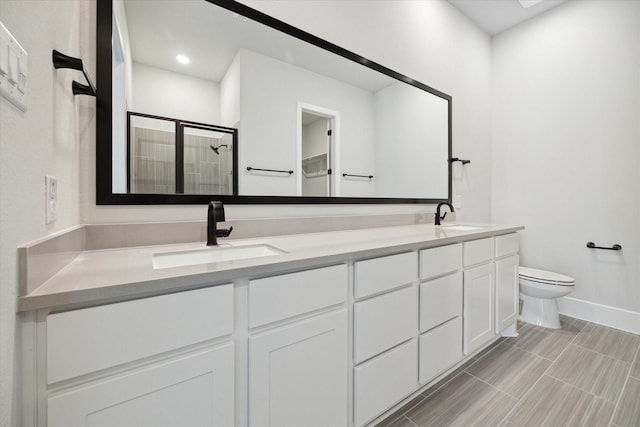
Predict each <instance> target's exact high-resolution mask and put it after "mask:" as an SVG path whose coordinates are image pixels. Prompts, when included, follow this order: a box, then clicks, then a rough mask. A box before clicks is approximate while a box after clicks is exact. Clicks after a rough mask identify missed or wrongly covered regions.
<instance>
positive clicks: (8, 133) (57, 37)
mask: <svg viewBox="0 0 640 427" xmlns="http://www.w3.org/2000/svg"><path fill="white" fill-rule="evenodd" d="M87 17H91V20H90V21H88V20H86V18H87ZM0 20H1V21H2V23H3V24H4V25H5V26H6V27H7V29H8V30H9V31H10V32H11V33H12V34H13V35H14V36H15V37H16V38H17V40H18V42H19V43H20V44H21V45H22V46H23V47H24V48H25V50H26V51H27V53H28V55H29V57H28V70H29V81H28V89H27V107H28V111H27V112H26V113H23V112H21V111H20V110H18V109H16V108H15V107H14V106H13V105H12V104H10V103H9V102H7V101H6V100H5V99H4V98H0V206H1V209H0V426H3V427H4V426H19V425H21V422H20V418H19V412H18V410H17V404H18V399H17V398H16V396H18V394H19V387H20V380H19V378H18V377H17V376H18V372H19V371H18V366H19V362H20V355H19V353H18V352H17V348H19V344H20V343H19V336H18V335H17V334H16V328H17V316H16V301H17V268H16V267H17V260H16V247H17V246H18V245H20V244H22V243H25V242H28V241H30V240H33V239H36V238H40V237H42V236H45V235H47V234H51V233H53V232H55V231H58V230H61V229H64V228H67V227H70V226H74V225H76V224H78V223H79V220H80V209H79V206H80V173H79V168H80V156H79V152H80V147H81V146H82V145H85V144H94V136H93V135H94V133H93V131H92V129H95V120H94V111H95V101H94V99H93V98H90V97H86V96H77V97H74V96H73V95H72V93H71V81H72V80H73V79H77V80H78V81H82V79H83V77H82V74H81V73H79V72H77V71H75V72H74V71H72V70H59V71H56V70H55V69H54V68H53V65H52V62H51V51H52V50H53V49H57V50H59V51H61V52H63V53H65V54H68V55H71V56H76V57H81V58H83V59H86V58H90V61H91V59H92V57H94V56H95V48H94V44H95V43H94V39H92V37H91V36H90V34H88V33H89V32H90V31H92V30H91V28H89V27H87V26H86V25H85V24H86V23H88V22H90V23H91V24H92V25H93V26H95V24H94V22H95V4H94V2H90V1H79V0H78V1H76V0H67V1H55V2H52V1H47V2H45V1H40V0H33V1H29V0H2V4H1V6H0ZM93 31H95V29H93ZM92 76H95V73H93V74H92ZM45 174H49V175H53V176H55V177H56V178H57V179H58V210H57V212H58V220H57V221H56V222H55V223H53V224H51V225H45V211H44V206H45V203H44V176H45Z"/></svg>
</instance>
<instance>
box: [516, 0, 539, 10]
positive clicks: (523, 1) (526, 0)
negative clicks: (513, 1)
mask: <svg viewBox="0 0 640 427" xmlns="http://www.w3.org/2000/svg"><path fill="white" fill-rule="evenodd" d="M518 2H519V3H520V6H522V7H524V8H525V9H528V8H530V7H531V6H535V5H537V4H538V3H541V2H542V0H518Z"/></svg>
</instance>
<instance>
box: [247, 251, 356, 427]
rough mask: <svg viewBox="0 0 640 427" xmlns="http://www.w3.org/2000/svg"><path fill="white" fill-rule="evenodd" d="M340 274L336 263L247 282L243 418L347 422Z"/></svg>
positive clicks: (267, 422) (263, 422)
mask: <svg viewBox="0 0 640 427" xmlns="http://www.w3.org/2000/svg"><path fill="white" fill-rule="evenodd" d="M347 279H348V277H347V266H346V265H344V264H343V265H337V266H332V267H326V268H321V269H315V270H308V271H303V272H298V273H291V274H286V275H280V276H274V277H269V278H264V279H257V280H251V281H250V283H249V324H250V326H251V327H252V328H254V331H251V330H250V334H249V403H248V404H249V425H251V426H256V427H257V426H261V427H262V426H273V427H276V426H310V427H311V426H318V427H323V426H346V425H348V398H347V390H348V352H347V345H348V334H347V327H348V326H347V325H348V318H347V309H346V306H345V302H346V300H347ZM265 326H266V327H265ZM255 328H259V329H257V330H255Z"/></svg>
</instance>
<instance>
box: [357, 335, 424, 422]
mask: <svg viewBox="0 0 640 427" xmlns="http://www.w3.org/2000/svg"><path fill="white" fill-rule="evenodd" d="M353 376H354V378H353V387H354V390H353V392H354V419H355V420H354V421H355V422H354V424H355V425H356V426H361V425H363V424H365V423H366V422H367V421H370V420H371V419H373V418H374V417H375V416H377V415H379V414H380V413H382V412H384V411H385V410H386V409H388V408H390V407H391V406H393V405H394V404H396V403H397V402H399V401H400V400H402V399H403V398H404V397H406V396H407V395H409V394H410V393H411V392H413V391H414V390H415V389H416V388H417V387H418V344H417V342H416V340H411V341H409V342H408V343H406V344H403V345H401V346H398V347H396V348H394V349H393V350H389V351H388V352H386V353H384V354H382V355H380V356H378V357H376V358H375V359H372V360H370V361H368V362H367V363H363V364H362V365H360V366H357V367H355V368H354V375H353Z"/></svg>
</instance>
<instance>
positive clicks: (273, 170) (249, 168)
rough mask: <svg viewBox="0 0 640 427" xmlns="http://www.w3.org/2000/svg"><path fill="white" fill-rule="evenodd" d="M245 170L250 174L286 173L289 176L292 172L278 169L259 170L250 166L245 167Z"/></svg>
mask: <svg viewBox="0 0 640 427" xmlns="http://www.w3.org/2000/svg"><path fill="white" fill-rule="evenodd" d="M247 170H248V171H249V172H251V171H263V172H278V173H288V174H289V175H291V174H292V173H293V171H292V170H288V171H284V170H278V169H261V168H252V167H251V166H247Z"/></svg>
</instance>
